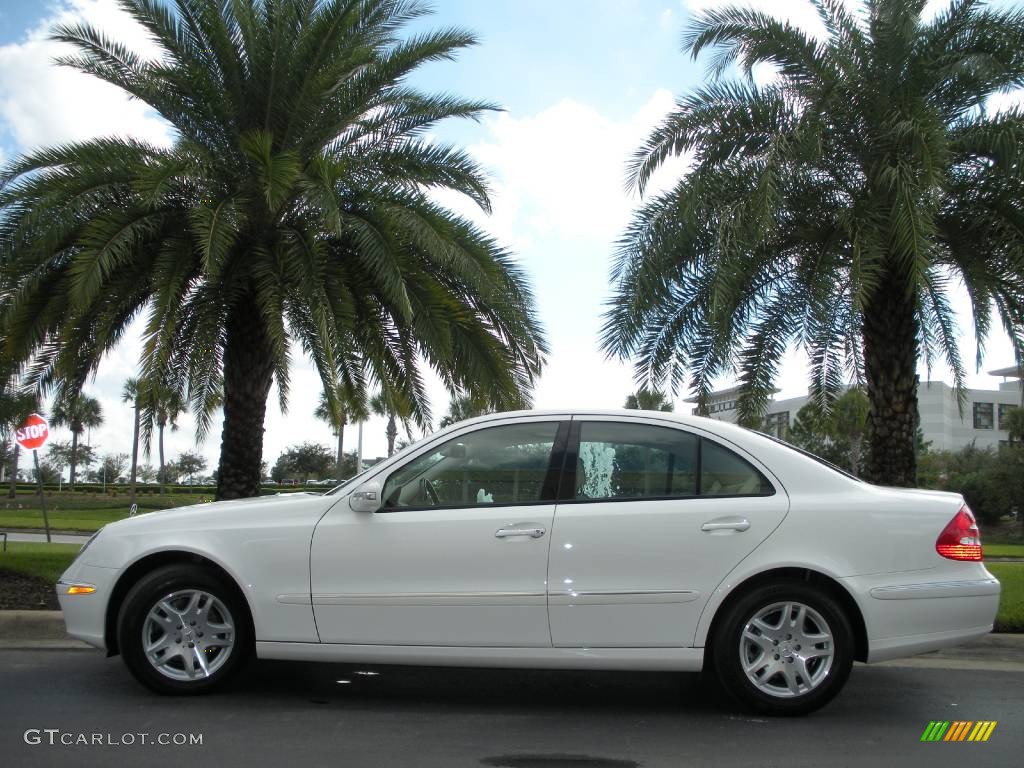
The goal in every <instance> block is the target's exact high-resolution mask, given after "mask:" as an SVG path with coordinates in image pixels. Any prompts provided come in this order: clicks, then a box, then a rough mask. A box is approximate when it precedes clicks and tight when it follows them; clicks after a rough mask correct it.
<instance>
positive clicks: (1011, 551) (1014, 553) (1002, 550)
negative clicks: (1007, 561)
mask: <svg viewBox="0 0 1024 768" xmlns="http://www.w3.org/2000/svg"><path fill="white" fill-rule="evenodd" d="M981 542H982V544H983V549H984V551H985V557H1024V544H989V543H988V542H987V541H985V539H984V538H982V540H981Z"/></svg>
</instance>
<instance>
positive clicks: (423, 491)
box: [420, 477, 441, 507]
mask: <svg viewBox="0 0 1024 768" xmlns="http://www.w3.org/2000/svg"><path fill="white" fill-rule="evenodd" d="M420 495H421V496H423V497H424V498H426V500H427V501H429V502H430V504H431V506H434V507H439V506H441V500H440V499H439V498H438V497H437V491H436V490H434V485H433V484H432V483H431V482H430V481H429V480H427V478H425V477H421V478H420Z"/></svg>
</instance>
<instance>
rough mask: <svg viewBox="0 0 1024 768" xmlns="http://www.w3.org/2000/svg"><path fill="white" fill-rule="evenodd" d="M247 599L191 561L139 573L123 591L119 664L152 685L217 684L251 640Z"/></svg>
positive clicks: (172, 689) (188, 689) (198, 689)
mask: <svg viewBox="0 0 1024 768" xmlns="http://www.w3.org/2000/svg"><path fill="white" fill-rule="evenodd" d="M249 626H250V625H249V616H248V612H247V608H246V606H245V605H244V604H243V602H242V600H241V599H240V598H239V597H238V595H237V592H236V590H234V589H232V588H231V587H230V586H229V585H228V584H226V583H224V581H223V579H222V578H220V577H219V576H218V575H217V574H215V573H213V572H211V571H210V570H208V569H206V568H203V567H201V566H198V565H193V564H176V565H169V566H165V567H163V568H159V569H157V570H154V571H153V572H151V573H149V574H147V575H146V576H144V577H143V578H142V579H141V580H140V581H139V582H138V583H137V584H136V585H135V586H134V587H133V588H132V589H131V591H130V592H129V593H128V595H127V596H126V597H125V600H124V603H123V604H122V606H121V612H120V615H119V620H118V645H119V647H120V649H121V655H122V657H123V658H124V661H125V664H126V665H127V666H128V669H129V670H131V672H132V674H133V675H135V677H136V678H137V679H138V680H139V682H141V683H142V684H143V685H145V686H146V687H148V688H150V689H151V690H154V691H156V692H158V693H173V694H190V693H203V692H207V691H210V690H213V689H214V688H217V687H219V686H220V685H222V684H223V683H224V682H225V681H226V680H227V679H228V678H230V677H231V675H232V674H234V672H236V671H237V670H238V668H239V667H240V666H241V665H242V664H244V663H245V661H246V659H247V658H248V657H249V655H250V652H251V648H252V633H251V631H250V629H249Z"/></svg>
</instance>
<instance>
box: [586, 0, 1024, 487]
mask: <svg viewBox="0 0 1024 768" xmlns="http://www.w3.org/2000/svg"><path fill="white" fill-rule="evenodd" d="M924 5H925V0H869V1H868V2H865V4H864V6H863V8H862V9H861V12H859V13H856V12H852V11H849V10H847V9H846V7H845V6H844V4H843V3H839V2H832V1H830V0H815V2H814V6H815V7H816V8H817V11H818V13H819V15H820V16H821V18H822V20H823V21H824V25H825V28H826V30H827V36H826V38H825V39H824V40H821V41H815V40H814V39H812V38H809V37H808V36H807V35H805V34H804V33H803V32H801V31H800V30H798V29H795V28H794V27H792V26H790V25H788V24H785V23H783V22H780V21H776V20H775V19H773V18H771V17H769V16H767V15H766V14H763V13H760V12H757V11H754V10H749V9H743V8H724V9H716V10H709V11H706V12H704V13H703V14H702V15H700V16H699V17H698V18H697V20H696V21H695V22H694V23H693V25H692V26H691V27H690V28H689V29H688V30H687V32H686V34H685V37H684V47H685V50H686V51H688V52H689V53H690V54H692V55H693V56H694V57H696V56H697V55H698V54H700V53H701V52H702V51H705V50H707V49H712V50H714V51H715V56H714V58H713V59H712V61H713V63H714V66H713V68H712V69H713V79H712V81H711V83H710V84H708V85H706V86H705V87H703V88H701V89H700V90H698V91H696V92H695V93H693V94H692V95H689V96H685V97H683V98H681V99H680V100H679V101H678V103H677V106H676V109H675V110H674V111H673V112H672V113H671V114H670V115H669V116H668V117H667V118H665V120H664V121H663V122H662V123H661V125H659V126H658V127H657V128H656V129H655V130H654V131H653V132H652V133H651V134H650V136H649V138H648V139H647V142H646V143H645V144H644V146H643V147H642V148H641V149H640V150H638V152H637V153H636V154H635V155H634V157H633V160H632V163H631V166H630V183H631V184H632V186H634V187H635V188H636V189H637V190H638V191H639V192H641V193H643V192H644V190H645V188H646V186H647V184H648V182H649V180H650V178H651V175H652V174H653V173H654V171H655V170H657V169H658V168H659V167H660V166H662V165H663V163H664V162H665V160H666V159H668V158H669V157H670V156H673V155H679V154H682V153H687V154H688V155H690V156H692V158H693V166H692V170H691V171H690V173H689V174H688V175H687V176H685V177H684V178H683V179H682V180H681V181H679V182H678V184H677V185H676V186H675V187H674V188H673V189H671V190H670V191H668V192H666V193H663V194H660V195H657V196H655V197H653V198H651V199H649V200H648V201H646V202H645V203H644V204H643V205H642V206H641V208H640V209H639V210H638V211H637V212H636V214H635V216H634V219H633V221H632V222H631V224H630V226H629V227H628V229H627V231H626V233H625V235H624V236H623V238H622V241H621V243H620V248H619V251H618V255H617V263H616V266H615V268H614V273H613V274H614V280H615V283H616V285H615V290H614V297H613V301H612V302H611V308H610V309H609V310H608V312H607V314H606V316H605V326H604V330H603V339H602V341H603V345H604V347H605V349H606V350H607V351H609V352H610V353H612V354H615V355H618V356H621V357H627V358H633V359H634V360H635V362H636V365H637V367H638V374H640V375H641V376H643V377H645V378H646V379H647V380H648V381H650V382H651V383H652V385H653V384H658V383H664V382H668V384H669V385H670V386H671V388H672V391H673V392H675V391H676V389H677V388H678V387H679V386H681V385H682V384H683V382H684V380H686V379H689V386H690V388H691V390H692V391H693V392H694V394H695V395H696V397H697V400H698V408H699V409H700V410H701V411H703V412H705V413H706V412H707V408H708V403H709V400H708V398H709V395H710V392H711V388H712V382H713V381H714V380H715V378H716V377H718V376H722V375H728V374H731V373H732V372H733V370H734V366H735V369H736V370H738V371H739V374H740V385H741V390H742V391H741V396H740V398H739V409H738V410H739V416H740V419H741V420H742V421H744V422H746V423H754V422H757V421H759V419H760V416H761V414H762V413H763V412H764V408H765V406H766V404H767V400H768V397H769V394H770V392H771V385H772V383H773V379H774V378H775V375H776V373H777V371H778V367H779V364H780V360H781V358H782V356H783V354H784V353H785V352H786V350H787V348H788V347H789V346H790V345H791V344H794V343H795V344H797V345H800V346H802V347H803V348H804V349H805V350H806V351H807V353H808V355H809V358H810V368H811V389H812V392H813V393H814V396H815V398H816V399H817V400H819V401H820V402H822V403H823V404H825V405H826V406H827V404H828V403H829V402H830V400H831V399H832V398H833V397H834V396H835V393H836V392H837V391H838V390H839V388H840V386H841V385H842V383H843V380H844V379H849V378H852V379H854V380H856V381H857V382H860V381H862V380H863V381H866V384H867V391H868V396H869V398H870V415H869V419H868V422H869V434H870V439H869V447H868V456H867V468H868V473H869V475H870V477H871V478H872V479H873V480H875V481H877V482H882V483H885V484H891V485H912V484H913V483H914V481H915V463H916V459H915V453H914V441H915V434H916V418H917V392H916V373H917V365H918V361H919V359H921V358H922V357H923V359H924V360H925V361H926V362H927V363H928V365H929V366H930V365H931V364H932V363H933V362H935V361H936V360H939V359H941V360H943V361H944V362H945V363H947V364H948V365H949V367H950V368H951V369H952V371H953V376H954V379H955V384H956V386H957V388H958V390H959V391H961V392H962V391H963V386H964V380H965V371H964V364H963V362H962V360H961V357H960V351H959V349H958V346H957V341H956V332H955V323H954V317H953V312H952V310H951V306H950V292H951V290H952V289H953V288H954V287H955V286H956V285H957V284H958V283H959V282H960V281H963V283H964V284H965V285H966V286H967V290H968V294H969V296H970V299H971V301H972V303H973V312H974V320H975V329H976V333H977V337H978V340H979V349H980V348H981V346H980V342H982V341H983V340H984V339H985V336H986V334H987V333H988V331H989V329H990V327H991V324H992V316H993V308H994V309H995V311H996V312H997V313H998V316H999V319H1000V320H1001V321H1002V325H1003V327H1004V328H1005V329H1006V330H1007V331H1008V332H1009V334H1010V336H1011V338H1012V340H1013V343H1014V346H1015V348H1016V351H1017V355H1018V358H1020V357H1022V356H1024V267H1022V264H1024V227H1022V219H1021V206H1020V200H1021V199H1022V198H1024V175H1022V174H1021V173H1020V169H1021V167H1022V161H1024V112H1022V110H1021V109H1020V108H1015V109H1011V110H1008V111H1006V112H1002V113H992V112H990V111H988V110H986V109H985V108H984V105H985V102H986V99H987V98H988V97H989V96H991V95H993V94H996V93H999V92H1000V91H1003V90H1006V89H1009V88H1013V87H1018V86H1020V84H1021V83H1022V81H1024V11H1022V10H1020V9H1015V10H997V9H994V8H988V7H985V6H983V5H982V3H980V2H975V1H974V0H954V1H953V2H952V3H951V4H950V5H949V7H948V8H947V9H946V10H945V11H943V12H942V13H940V14H938V15H937V16H935V17H934V18H931V19H930V20H925V19H924V18H922V15H921V12H922V10H923V8H924ZM733 63H735V64H736V65H737V66H738V68H739V71H740V72H741V73H742V74H743V75H745V78H744V79H741V80H737V81H733V80H727V79H726V76H727V73H728V72H730V71H732V70H731V66H730V65H731V64H733ZM759 64H767V65H771V66H772V67H774V68H775V69H776V70H777V73H778V74H777V76H776V77H775V78H774V79H772V80H771V81H770V82H768V83H767V84H766V85H758V84H757V83H756V82H755V81H754V78H753V74H752V69H753V67H755V66H757V65H759ZM979 362H980V361H979Z"/></svg>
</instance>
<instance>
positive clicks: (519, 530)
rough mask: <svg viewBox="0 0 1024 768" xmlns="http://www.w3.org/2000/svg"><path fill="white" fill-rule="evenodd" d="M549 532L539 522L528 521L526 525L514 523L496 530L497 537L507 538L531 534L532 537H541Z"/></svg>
mask: <svg viewBox="0 0 1024 768" xmlns="http://www.w3.org/2000/svg"><path fill="white" fill-rule="evenodd" d="M545 533H547V530H546V529H545V528H544V527H543V526H541V525H537V523H526V524H525V525H514V526H511V527H509V528H499V529H498V530H496V531H495V532H494V536H495V538H498V539H505V538H508V537H509V536H529V537H530V538H531V539H539V538H540V537H541V536H543V535H544V534H545Z"/></svg>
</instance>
